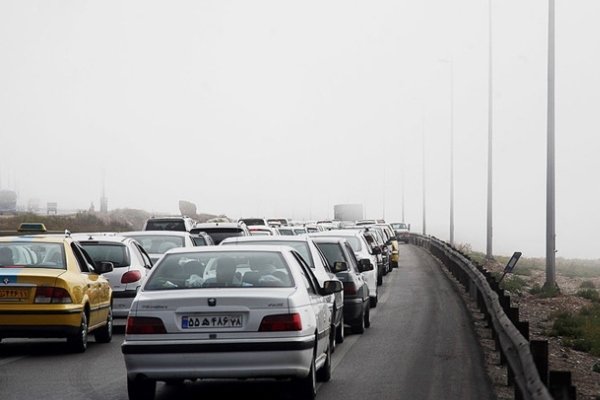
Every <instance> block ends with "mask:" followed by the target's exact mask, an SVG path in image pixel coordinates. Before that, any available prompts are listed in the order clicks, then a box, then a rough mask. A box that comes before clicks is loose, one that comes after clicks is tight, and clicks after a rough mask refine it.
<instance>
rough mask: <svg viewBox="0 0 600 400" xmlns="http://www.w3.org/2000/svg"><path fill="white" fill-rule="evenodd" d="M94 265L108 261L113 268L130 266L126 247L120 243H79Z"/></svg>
mask: <svg viewBox="0 0 600 400" xmlns="http://www.w3.org/2000/svg"><path fill="white" fill-rule="evenodd" d="M79 244H80V245H81V246H82V247H83V248H84V249H85V251H87V253H88V254H89V255H90V257H92V260H94V262H95V263H98V262H102V261H108V262H111V263H113V265H114V267H115V268H121V267H128V266H129V265H131V260H130V258H129V253H128V252H127V247H126V246H125V245H123V244H120V243H98V242H79Z"/></svg>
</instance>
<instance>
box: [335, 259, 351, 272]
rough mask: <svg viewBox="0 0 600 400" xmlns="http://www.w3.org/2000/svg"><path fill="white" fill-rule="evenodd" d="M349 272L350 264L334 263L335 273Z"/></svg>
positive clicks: (343, 262)
mask: <svg viewBox="0 0 600 400" xmlns="http://www.w3.org/2000/svg"><path fill="white" fill-rule="evenodd" d="M344 271H348V264H346V262H345V261H336V262H334V263H333V273H334V274H337V273H338V272H344Z"/></svg>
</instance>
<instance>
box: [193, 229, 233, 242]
mask: <svg viewBox="0 0 600 400" xmlns="http://www.w3.org/2000/svg"><path fill="white" fill-rule="evenodd" d="M199 231H202V232H206V233H208V235H209V236H210V237H211V238H212V240H213V242H215V244H219V243H221V241H223V239H226V238H228V237H238V236H244V231H242V230H241V229H239V228H202V229H199Z"/></svg>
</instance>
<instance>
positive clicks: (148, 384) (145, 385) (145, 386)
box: [127, 377, 156, 400]
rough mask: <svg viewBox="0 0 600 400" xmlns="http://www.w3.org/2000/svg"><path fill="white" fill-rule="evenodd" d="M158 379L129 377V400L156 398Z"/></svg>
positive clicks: (152, 399)
mask: <svg viewBox="0 0 600 400" xmlns="http://www.w3.org/2000/svg"><path fill="white" fill-rule="evenodd" d="M155 393H156V381H155V380H152V379H131V378H129V377H127V395H128V396H129V400H154V395H155Z"/></svg>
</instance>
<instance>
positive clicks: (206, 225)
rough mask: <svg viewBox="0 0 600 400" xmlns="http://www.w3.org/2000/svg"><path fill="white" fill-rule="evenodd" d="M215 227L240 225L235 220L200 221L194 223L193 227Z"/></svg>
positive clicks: (235, 226)
mask: <svg viewBox="0 0 600 400" xmlns="http://www.w3.org/2000/svg"><path fill="white" fill-rule="evenodd" d="M216 227H221V228H241V227H242V225H240V224H239V223H237V222H202V223H200V224H196V225H194V227H193V229H201V228H216Z"/></svg>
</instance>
